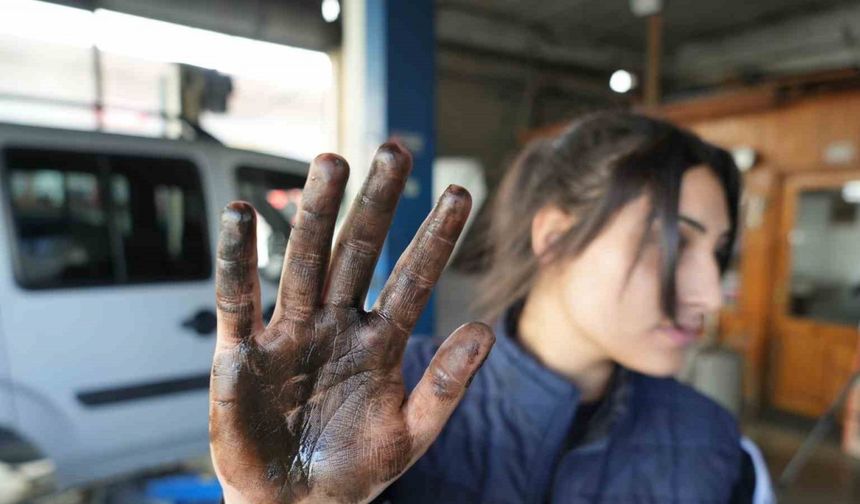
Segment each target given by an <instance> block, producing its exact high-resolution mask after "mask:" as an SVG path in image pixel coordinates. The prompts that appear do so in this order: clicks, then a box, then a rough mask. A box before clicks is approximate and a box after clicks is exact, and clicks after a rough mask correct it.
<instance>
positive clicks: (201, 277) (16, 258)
mask: <svg viewBox="0 0 860 504" xmlns="http://www.w3.org/2000/svg"><path fill="white" fill-rule="evenodd" d="M14 151H22V152H27V153H37V154H42V155H60V156H61V155H70V156H80V157H92V158H93V159H94V160H95V169H94V170H90V171H94V172H95V173H96V174H97V177H98V178H97V182H98V186H99V187H100V188H101V190H102V191H103V193H104V211H105V214H106V216H107V222H106V224H105V228H106V231H107V233H108V238H109V241H110V245H109V247H110V250H109V257H110V261H111V269H112V274H111V277H110V278H106V279H98V280H93V281H86V280H83V281H58V282H51V283H44V284H43V283H40V284H33V283H31V282H29V281H28V280H27V276H26V274H25V272H24V266H23V263H22V261H21V254H22V252H21V250H20V247H19V229H18V225H17V219H16V216H15V209H14V205H13V202H12V194H11V179H12V172H13V171H15V169H14V168H15V167H13V166H10V164H9V162H8V161H9V153H10V152H14ZM114 158H131V159H137V160H153V161H158V160H167V161H170V162H181V163H185V164H187V165H188V167H189V169H190V171H189V176H190V177H192V178H193V182H194V187H195V188H196V189H198V190H199V195H200V203H201V206H202V212H201V216H202V220H201V222H200V226H201V230H200V231H201V239H202V241H203V243H202V247H201V248H202V251H203V254H202V257H201V259H202V260H204V261H205V264H204V265H203V267H202V269H201V273H199V274H195V275H187V276H180V277H173V278H149V279H134V280H129V279H128V278H127V277H128V274H127V271H124V272H121V271H118V266H119V265H121V264H123V263H124V262H125V258H124V257H120V255H119V254H121V253H122V252H123V250H122V248H121V247H120V248H118V247H117V244H116V237H117V236H118V234H119V233H120V230H119V228H118V227H117V221H116V219H114V218H113V217H114V213H113V212H114V208H115V201H114V197H113V194H112V191H110V190H109V188H110V178H111V176H112V175H114V174H115V173H116V174H120V175H122V174H123V173H122V172H121V171H120V172H114V171H113V168H112V160H113V159H114ZM0 185H2V200H3V201H2V204H3V210H4V213H5V218H4V224H5V227H6V231H5V235H6V237H7V240H8V241H9V250H10V258H11V262H12V272H13V277H14V279H15V284H16V285H17V286H18V287H20V288H21V289H24V290H27V291H51V290H68V289H82V288H83V289H86V288H94V287H95V288H97V287H124V286H135V285H158V284H171V283H186V282H199V281H208V280H210V279H211V278H212V272H213V260H212V248H211V236H210V230H209V218H210V217H209V211H208V209H209V205H208V201H207V194H206V192H207V191H206V185H205V179H204V177H202V174H201V170H200V165H199V163H198V162H197V161H196V160H195V159H193V157H192V156H178V155H173V156H159V155H154V154H147V153H138V152H126V151H120V150H111V149H103V150H97V149H74V148H68V147H66V146H48V147H44V146H40V145H34V144H30V143H23V142H22V143H8V144H3V145H0Z"/></svg>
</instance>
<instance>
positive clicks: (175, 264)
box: [110, 156, 211, 282]
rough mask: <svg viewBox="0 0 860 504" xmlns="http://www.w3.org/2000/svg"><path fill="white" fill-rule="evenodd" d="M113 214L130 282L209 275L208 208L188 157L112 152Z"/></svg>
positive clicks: (193, 277) (195, 171) (126, 275)
mask: <svg viewBox="0 0 860 504" xmlns="http://www.w3.org/2000/svg"><path fill="white" fill-rule="evenodd" d="M110 165H111V171H112V174H111V184H110V187H111V196H112V200H113V219H114V226H115V229H116V230H117V233H118V234H119V235H120V241H121V246H122V259H123V261H124V268H123V271H124V272H125V278H126V280H128V281H131V282H150V281H159V280H182V279H198V278H207V277H209V274H210V269H211V268H210V259H209V247H208V245H207V238H206V236H207V234H206V218H205V217H206V212H205V206H204V202H203V193H202V189H201V187H200V179H199V178H198V175H197V168H196V166H195V165H194V164H192V163H191V162H189V161H184V160H177V159H163V158H143V157H131V156H111V157H110Z"/></svg>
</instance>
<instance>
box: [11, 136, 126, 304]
mask: <svg viewBox="0 0 860 504" xmlns="http://www.w3.org/2000/svg"><path fill="white" fill-rule="evenodd" d="M97 164H98V163H97V159H96V158H95V157H94V156H88V155H83V154H75V153H56V152H53V153H49V152H39V151H28V150H18V149H10V150H8V151H7V152H6V165H7V168H8V181H9V189H8V190H9V195H8V196H9V199H10V203H11V208H12V214H13V220H14V224H15V234H16V238H17V249H18V254H17V256H18V271H17V277H18V281H19V282H20V283H21V284H22V285H23V286H25V287H34V288H39V287H57V286H70V285H84V284H99V283H109V282H111V281H112V280H113V268H112V264H111V259H110V238H109V233H108V228H107V224H106V212H105V206H104V201H103V198H102V193H101V190H100V187H99V180H98V166H97Z"/></svg>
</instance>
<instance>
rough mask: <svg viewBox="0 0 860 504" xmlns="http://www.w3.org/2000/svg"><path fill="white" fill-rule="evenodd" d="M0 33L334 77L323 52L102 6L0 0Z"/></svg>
mask: <svg viewBox="0 0 860 504" xmlns="http://www.w3.org/2000/svg"><path fill="white" fill-rule="evenodd" d="M335 3H337V2H335ZM337 8H338V9H340V5H338V6H337ZM0 35H12V36H16V37H22V38H28V39H35V40H39V41H43V42H54V43H60V44H66V45H72V46H78V47H92V46H96V47H98V48H99V49H100V50H102V51H105V52H109V53H114V54H121V55H125V56H130V57H133V58H140V59H144V60H150V61H158V62H165V63H186V64H189V65H194V66H199V67H203V68H210V69H213V70H218V71H219V72H223V73H226V74H230V75H236V76H241V77H248V78H252V79H257V80H264V81H274V82H277V83H278V84H279V85H280V87H287V88H290V87H295V88H298V89H309V88H310V89H319V88H325V87H328V86H330V85H331V82H332V67H331V60H330V59H329V57H328V55H327V54H325V53H323V52H319V51H310V50H307V49H299V48H297V47H290V46H285V45H281V44H274V43H271V42H263V41H259V40H253V39H249V38H244V37H235V36H232V35H225V34H223V33H218V32H213V31H209V30H201V29H198V28H190V27H188V26H183V25H178V24H174V23H167V22H164V21H156V20H154V19H148V18H143V17H139V16H132V15H128V14H121V13H119V12H114V11H109V10H106V9H97V10H96V11H95V13H93V12H90V11H87V10H83V9H75V8H71V7H65V6H61V5H55V4H50V3H47V2H38V1H34V0H0Z"/></svg>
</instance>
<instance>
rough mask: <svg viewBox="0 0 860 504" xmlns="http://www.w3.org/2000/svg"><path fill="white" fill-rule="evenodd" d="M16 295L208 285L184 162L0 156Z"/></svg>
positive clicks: (25, 153) (194, 182)
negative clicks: (19, 290) (22, 291)
mask: <svg viewBox="0 0 860 504" xmlns="http://www.w3.org/2000/svg"><path fill="white" fill-rule="evenodd" d="M4 177H5V180H6V182H7V183H6V184H4V185H5V187H6V188H7V191H5V192H6V197H7V199H8V203H9V204H8V207H7V208H10V209H11V214H12V223H13V228H14V236H15V241H16V243H15V245H16V247H15V249H16V252H17V253H16V254H15V256H16V268H15V275H16V278H17V280H18V282H19V284H21V285H22V286H23V287H27V288H50V287H68V286H84V285H107V284H123V283H137V282H152V281H175V280H189V279H200V278H208V277H209V276H210V271H211V264H210V262H211V261H210V258H209V247H208V240H207V235H206V216H205V205H204V201H203V194H202V190H201V186H200V180H199V177H198V175H197V170H196V167H195V166H194V164H192V163H191V162H189V161H186V160H177V159H164V158H154V157H153V158H147V157H135V156H121V155H103V154H89V153H75V152H61V151H45V150H33V149H14V148H13V149H6V151H5V170H4Z"/></svg>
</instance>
